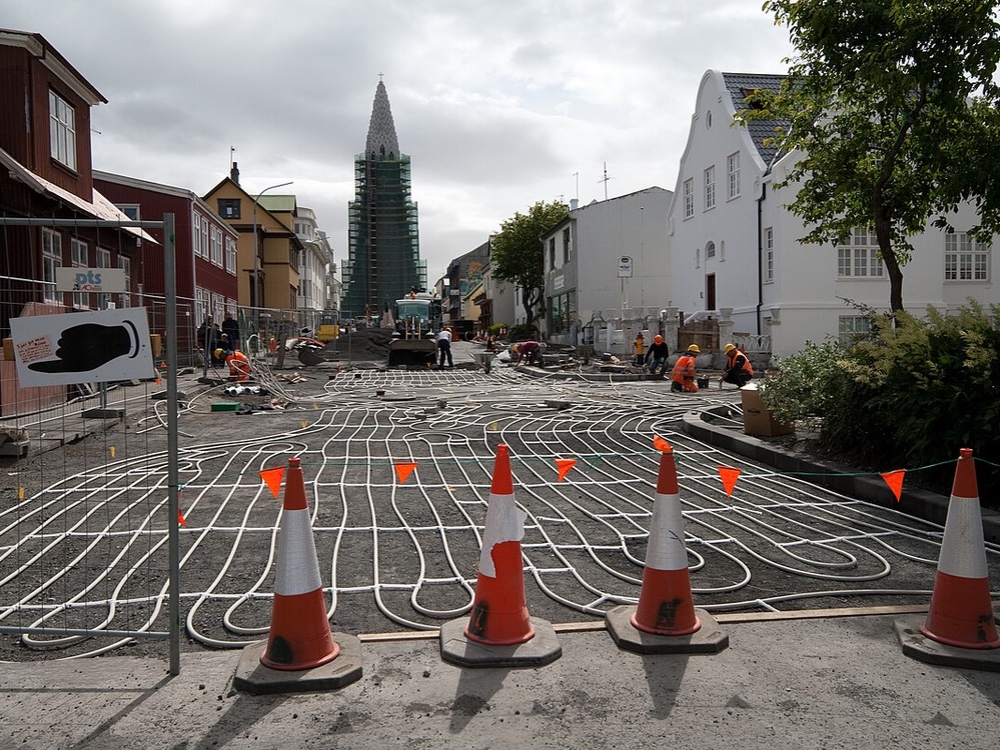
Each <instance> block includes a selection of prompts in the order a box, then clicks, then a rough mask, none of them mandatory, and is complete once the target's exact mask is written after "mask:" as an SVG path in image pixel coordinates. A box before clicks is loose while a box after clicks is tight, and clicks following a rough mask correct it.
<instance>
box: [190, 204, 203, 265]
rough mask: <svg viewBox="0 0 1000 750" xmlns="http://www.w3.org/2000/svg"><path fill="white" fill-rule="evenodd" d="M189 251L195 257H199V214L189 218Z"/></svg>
mask: <svg viewBox="0 0 1000 750" xmlns="http://www.w3.org/2000/svg"><path fill="white" fill-rule="evenodd" d="M191 249H192V250H193V251H194V254H195V255H196V256H198V255H201V214H194V215H192V217H191Z"/></svg>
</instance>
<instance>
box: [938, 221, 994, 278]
mask: <svg viewBox="0 0 1000 750" xmlns="http://www.w3.org/2000/svg"><path fill="white" fill-rule="evenodd" d="M949 245H950V246H951V247H949ZM991 250H992V245H991V244H989V243H986V242H980V241H979V240H977V239H974V238H972V237H970V236H969V234H968V232H948V233H946V234H945V236H944V258H943V260H944V269H943V270H944V281H945V283H948V284H983V283H989V281H990V278H991V276H992V273H991V270H992V269H991V267H990V266H991V263H990V256H991V254H992V253H991V252H990V251H991Z"/></svg>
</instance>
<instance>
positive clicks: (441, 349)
mask: <svg viewBox="0 0 1000 750" xmlns="http://www.w3.org/2000/svg"><path fill="white" fill-rule="evenodd" d="M436 338H437V348H438V353H439V355H440V357H441V363H440V364H439V365H438V369H439V370H443V369H444V362H445V359H447V360H448V367H454V366H455V363H454V362H453V361H452V358H451V330H450V329H448V328H442V329H441V330H440V331H438V335H437V337H436Z"/></svg>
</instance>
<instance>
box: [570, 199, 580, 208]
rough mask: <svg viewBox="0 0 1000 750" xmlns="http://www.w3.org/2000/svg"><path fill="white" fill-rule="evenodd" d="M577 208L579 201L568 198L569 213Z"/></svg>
mask: <svg viewBox="0 0 1000 750" xmlns="http://www.w3.org/2000/svg"><path fill="white" fill-rule="evenodd" d="M579 207H580V200H579V199H578V198H570V199H569V210H570V211H575V210H576V209H578V208H579Z"/></svg>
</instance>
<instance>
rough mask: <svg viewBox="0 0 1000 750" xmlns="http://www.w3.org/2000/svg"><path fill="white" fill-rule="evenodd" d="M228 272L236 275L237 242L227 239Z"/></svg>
mask: <svg viewBox="0 0 1000 750" xmlns="http://www.w3.org/2000/svg"><path fill="white" fill-rule="evenodd" d="M226 270H227V271H229V273H231V274H233V275H236V240H234V239H233V238H232V237H226Z"/></svg>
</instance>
